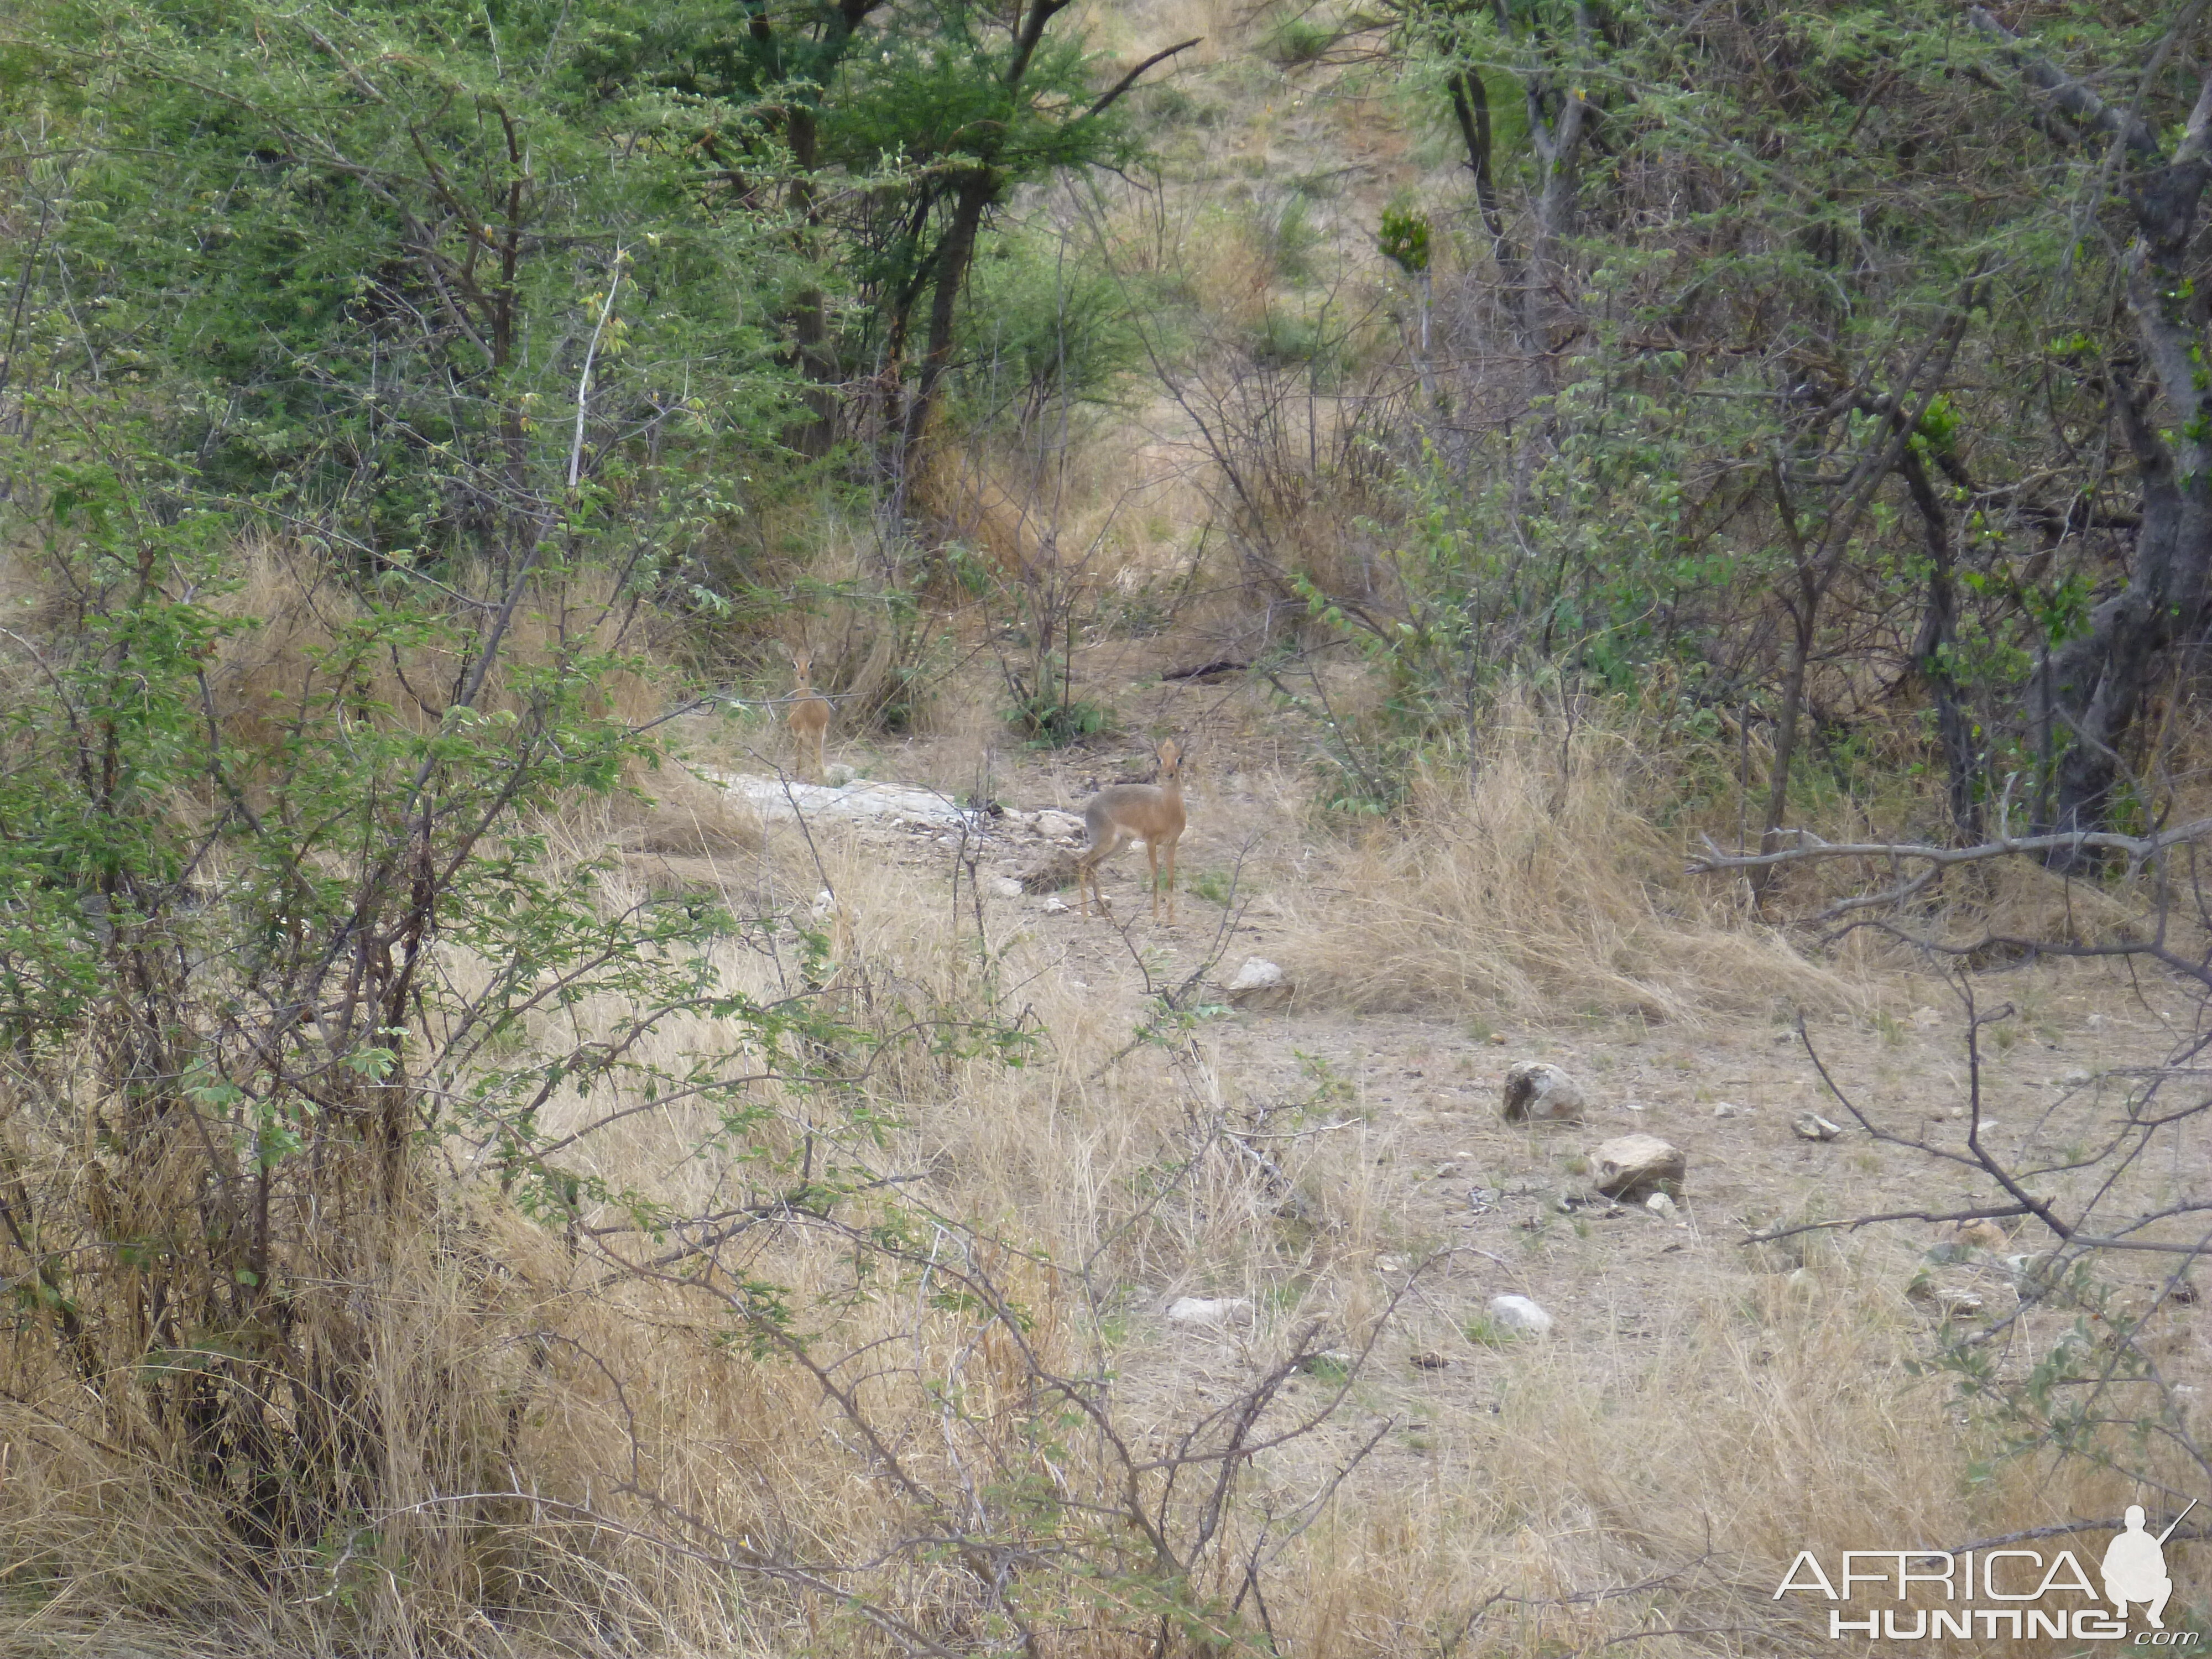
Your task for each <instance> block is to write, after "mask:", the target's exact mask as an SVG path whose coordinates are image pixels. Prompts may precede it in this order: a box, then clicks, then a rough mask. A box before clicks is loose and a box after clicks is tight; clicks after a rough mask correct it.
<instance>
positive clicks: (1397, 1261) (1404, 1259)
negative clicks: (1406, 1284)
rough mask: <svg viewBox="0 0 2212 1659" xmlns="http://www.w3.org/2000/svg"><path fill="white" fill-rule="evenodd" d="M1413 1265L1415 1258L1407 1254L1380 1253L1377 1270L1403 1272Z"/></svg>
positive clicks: (1376, 1260) (1379, 1271)
mask: <svg viewBox="0 0 2212 1659" xmlns="http://www.w3.org/2000/svg"><path fill="white" fill-rule="evenodd" d="M1412 1266H1413V1258H1412V1257H1411V1256H1405V1255H1378V1256H1376V1258H1375V1271H1376V1273H1404V1272H1405V1271H1406V1270H1407V1268H1408V1267H1412Z"/></svg>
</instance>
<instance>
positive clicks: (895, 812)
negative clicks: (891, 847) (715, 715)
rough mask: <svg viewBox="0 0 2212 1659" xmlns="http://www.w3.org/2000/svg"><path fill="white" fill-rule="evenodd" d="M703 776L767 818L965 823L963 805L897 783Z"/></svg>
mask: <svg viewBox="0 0 2212 1659" xmlns="http://www.w3.org/2000/svg"><path fill="white" fill-rule="evenodd" d="M699 775H700V776H702V777H703V778H706V779H707V780H708V781H710V782H713V783H717V784H720V786H721V787H723V788H725V789H726V790H728V791H729V792H730V793H732V794H733V795H741V796H743V797H744V799H746V800H747V801H749V802H750V803H751V805H752V807H753V810H754V811H757V812H758V813H759V814H760V815H761V816H762V817H764V818H793V817H798V816H799V814H801V813H805V814H808V815H810V816H811V815H814V814H817V813H818V814H820V815H821V816H823V817H848V818H888V819H891V820H894V821H906V822H912V823H927V824H930V825H933V826H936V827H943V828H948V829H958V828H959V827H960V826H961V825H962V824H963V823H965V822H966V819H965V818H964V817H963V815H962V813H961V811H960V809H959V807H957V805H954V804H953V803H952V802H951V801H949V800H947V799H945V797H944V796H942V795H940V794H938V793H935V792H934V791H933V790H928V789H908V788H904V787H901V786H899V785H897V784H895V783H871V782H868V781H866V780H855V781H850V782H847V783H844V784H841V785H834V786H833V785H830V784H826V783H799V782H794V781H790V780H788V779H784V778H765V777H757V776H754V775H751V774H749V773H743V772H711V771H708V770H706V769H701V771H700V774H699Z"/></svg>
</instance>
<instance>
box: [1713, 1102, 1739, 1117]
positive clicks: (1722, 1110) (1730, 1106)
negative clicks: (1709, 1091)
mask: <svg viewBox="0 0 2212 1659" xmlns="http://www.w3.org/2000/svg"><path fill="white" fill-rule="evenodd" d="M1713 1115H1714V1116H1715V1117H1741V1116H1742V1115H1744V1110H1743V1108H1742V1107H1741V1106H1739V1105H1737V1104H1736V1103H1735V1102H1734V1101H1732V1100H1723V1101H1722V1102H1721V1103H1719V1104H1718V1105H1717V1106H1715V1107H1714V1108H1713Z"/></svg>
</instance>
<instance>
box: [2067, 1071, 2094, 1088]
mask: <svg viewBox="0 0 2212 1659" xmlns="http://www.w3.org/2000/svg"><path fill="white" fill-rule="evenodd" d="M2058 1080H2059V1082H2060V1083H2061V1084H2063V1085H2064V1086H2066V1087H2067V1088H2069V1089H2081V1088H2086V1087H2087V1086H2088V1085H2090V1084H2092V1083H2093V1082H2095V1081H2096V1079H2094V1078H2093V1077H2092V1076H2090V1075H2089V1073H2087V1072H2069V1073H2066V1075H2065V1076H2064V1077H2063V1078H2060V1079H2058Z"/></svg>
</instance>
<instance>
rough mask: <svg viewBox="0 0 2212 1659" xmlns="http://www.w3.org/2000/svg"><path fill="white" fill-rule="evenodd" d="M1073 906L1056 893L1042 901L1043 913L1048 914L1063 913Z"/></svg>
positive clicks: (1056, 914)
mask: <svg viewBox="0 0 2212 1659" xmlns="http://www.w3.org/2000/svg"><path fill="white" fill-rule="evenodd" d="M1073 908H1075V907H1074V906H1073V905H1072V904H1070V903H1069V902H1067V901H1066V899H1064V898H1061V897H1060V896H1059V895H1058V894H1056V893H1055V894H1054V895H1053V896H1050V897H1049V898H1048V899H1046V900H1045V902H1044V913H1045V915H1048V916H1058V915H1066V913H1067V912H1068V911H1070V910H1072V909H1073Z"/></svg>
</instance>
